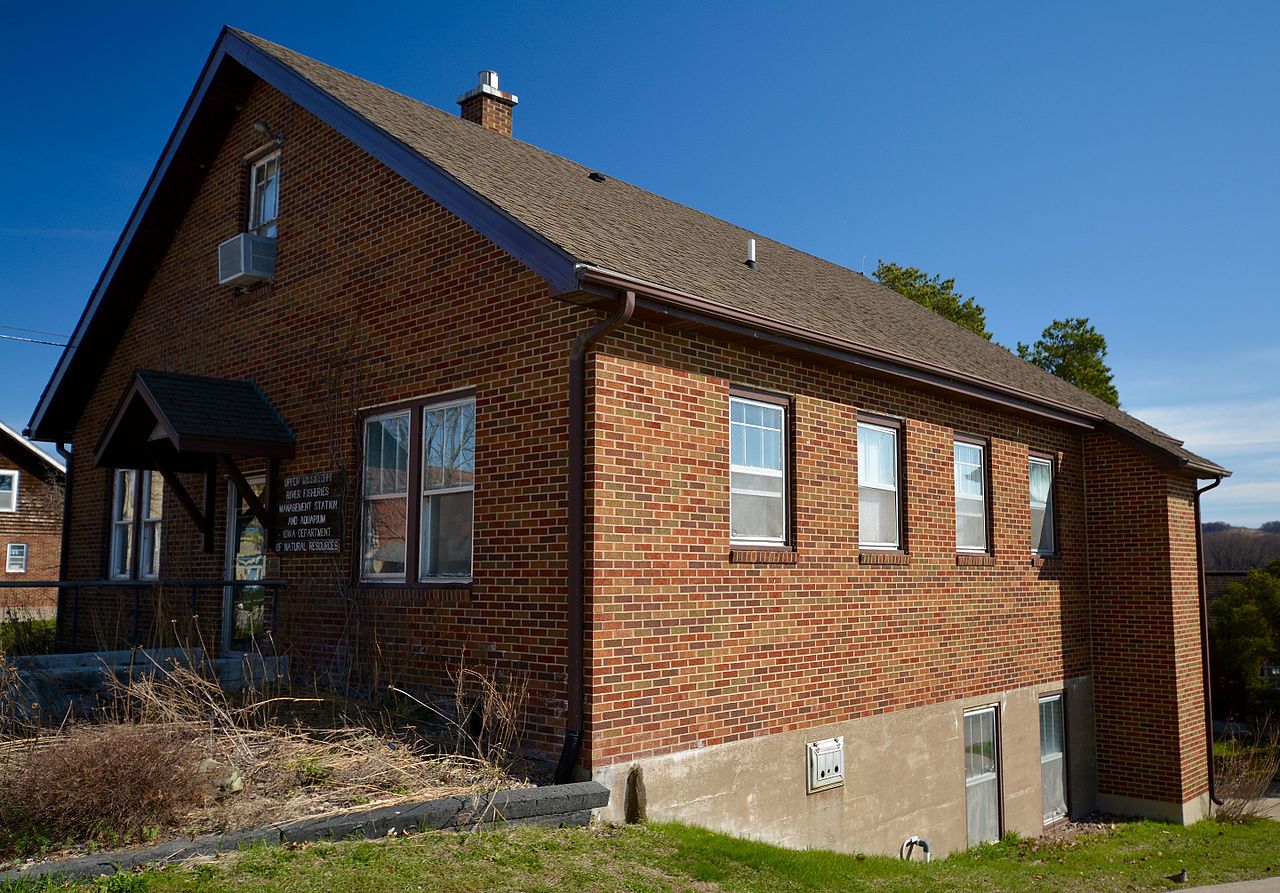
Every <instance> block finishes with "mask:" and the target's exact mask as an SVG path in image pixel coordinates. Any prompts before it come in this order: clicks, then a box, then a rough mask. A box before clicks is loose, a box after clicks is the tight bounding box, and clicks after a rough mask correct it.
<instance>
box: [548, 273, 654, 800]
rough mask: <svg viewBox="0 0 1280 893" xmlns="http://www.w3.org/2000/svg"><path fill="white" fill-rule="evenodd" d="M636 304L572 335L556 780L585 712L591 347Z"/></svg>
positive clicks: (632, 301)
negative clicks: (561, 723) (563, 709)
mask: <svg viewBox="0 0 1280 893" xmlns="http://www.w3.org/2000/svg"><path fill="white" fill-rule="evenodd" d="M635 310H636V293H635V292H634V291H627V292H626V293H625V296H624V297H623V300H622V306H621V307H619V308H618V309H617V310H616V311H614V312H613V313H612V314H610V315H609V316H607V317H605V318H604V319H602V320H600V322H598V323H596V324H595V325H594V326H592V327H591V328H589V329H587V330H586V331H584V332H580V333H579V334H578V337H577V338H575V339H573V346H572V347H571V348H570V350H569V486H568V491H569V531H568V536H569V543H568V564H569V567H568V580H567V594H568V612H567V617H566V620H565V623H566V628H565V664H566V666H565V676H566V701H567V705H566V706H567V714H566V717H565V730H564V747H563V749H562V750H561V751H560V762H559V763H558V764H557V765H556V775H555V783H556V784H568V783H569V782H571V781H573V772H574V768H575V767H576V766H577V765H578V753H579V751H580V750H581V749H582V732H583V725H584V723H583V715H584V713H585V706H586V705H585V697H584V691H583V689H584V684H583V682H584V676H585V668H584V666H583V628H582V624H583V603H584V593H583V579H584V576H585V567H584V549H583V545H584V544H583V539H584V538H585V536H586V520H585V517H584V511H585V501H586V451H587V374H586V373H587V351H589V350H590V349H591V345H593V344H594V343H595V342H596V341H598V340H600V339H601V338H603V337H604V336H605V335H607V334H609V333H610V332H612V331H613V330H614V329H616V328H618V327H619V326H623V325H626V323H627V322H628V321H629V320H630V319H631V316H632V314H633V313H635Z"/></svg>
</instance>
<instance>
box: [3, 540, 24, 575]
mask: <svg viewBox="0 0 1280 893" xmlns="http://www.w3.org/2000/svg"><path fill="white" fill-rule="evenodd" d="M4 570H5V573H8V574H25V573H26V572H27V544H26V543H9V549H8V554H7V555H6V556H5V566H4Z"/></svg>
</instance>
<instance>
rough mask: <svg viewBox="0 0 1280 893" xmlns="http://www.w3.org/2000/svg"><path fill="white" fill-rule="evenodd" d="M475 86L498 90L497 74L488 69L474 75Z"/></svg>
mask: <svg viewBox="0 0 1280 893" xmlns="http://www.w3.org/2000/svg"><path fill="white" fill-rule="evenodd" d="M476 86H477V87H492V88H493V89H495V90H497V89H498V73H497V72H496V71H491V70H489V69H488V68H486V69H485V70H484V71H482V72H480V73H479V74H478V75H476Z"/></svg>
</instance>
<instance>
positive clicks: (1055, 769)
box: [1040, 694, 1067, 825]
mask: <svg viewBox="0 0 1280 893" xmlns="http://www.w3.org/2000/svg"><path fill="white" fill-rule="evenodd" d="M1040 791H1041V799H1042V801H1043V804H1044V823H1045V824H1046V825H1048V824H1049V823H1051V822H1056V821H1057V820H1058V819H1060V818H1063V817H1064V816H1066V814H1067V730H1066V723H1065V718H1064V716H1063V709H1062V695H1061V694H1055V695H1046V696H1044V697H1042V698H1041V699H1040Z"/></svg>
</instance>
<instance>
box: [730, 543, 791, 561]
mask: <svg viewBox="0 0 1280 893" xmlns="http://www.w3.org/2000/svg"><path fill="white" fill-rule="evenodd" d="M729 562H730V564H795V563H796V550H795V549H791V548H787V547H781V548H779V547H774V548H772V549H770V548H761V547H756V548H754V549H752V548H746V547H741V546H735V547H734V548H731V549H730V550H729Z"/></svg>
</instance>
